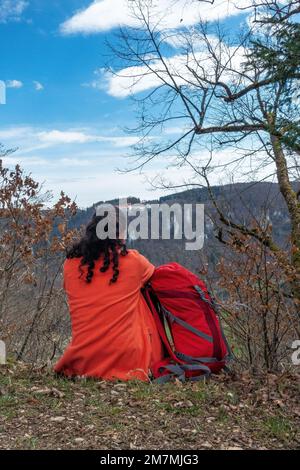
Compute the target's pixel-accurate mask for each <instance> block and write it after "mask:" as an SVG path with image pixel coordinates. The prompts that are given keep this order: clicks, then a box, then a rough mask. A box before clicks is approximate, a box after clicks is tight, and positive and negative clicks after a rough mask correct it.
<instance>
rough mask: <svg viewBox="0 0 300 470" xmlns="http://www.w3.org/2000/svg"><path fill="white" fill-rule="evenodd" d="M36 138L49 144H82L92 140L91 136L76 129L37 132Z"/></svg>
mask: <svg viewBox="0 0 300 470" xmlns="http://www.w3.org/2000/svg"><path fill="white" fill-rule="evenodd" d="M38 138H39V140H40V141H41V142H45V143H47V144H50V145H58V144H84V143H87V142H93V141H94V138H93V137H92V136H90V135H87V134H85V133H84V132H78V131H59V130H52V131H45V132H40V133H38Z"/></svg>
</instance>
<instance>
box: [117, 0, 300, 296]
mask: <svg viewBox="0 0 300 470" xmlns="http://www.w3.org/2000/svg"><path fill="white" fill-rule="evenodd" d="M131 3H132V15H134V17H135V19H136V21H137V24H139V26H136V27H134V28H123V29H121V30H120V31H119V34H118V38H119V41H118V45H114V46H113V47H112V49H113V52H114V54H115V57H117V59H118V64H120V63H121V64H122V66H121V67H120V65H119V67H118V68H117V69H116V68H115V69H114V70H112V69H111V70H110V71H111V72H112V73H113V74H115V77H114V78H112V80H114V79H115V80H117V81H118V83H121V84H123V86H124V87H125V86H127V87H128V88H129V90H130V91H131V92H132V96H133V99H134V100H135V102H136V104H137V109H138V118H139V120H138V122H139V125H138V126H137V127H136V128H135V129H131V131H132V132H134V133H139V134H140V137H141V139H140V141H139V143H138V145H137V146H136V147H135V155H136V157H137V159H136V160H135V164H134V165H131V167H130V170H133V169H141V168H143V167H144V166H145V165H146V164H147V163H149V162H150V161H152V160H154V159H156V158H158V157H160V158H162V157H164V158H165V160H166V161H170V159H171V161H173V162H174V163H175V164H176V165H177V166H178V167H180V168H181V167H183V166H187V167H189V168H191V169H192V171H193V174H194V175H195V176H196V179H194V180H192V181H191V180H189V181H184V182H183V184H184V185H186V184H187V185H197V184H208V185H209V181H210V174H211V172H213V171H220V168H221V169H223V171H227V172H228V173H229V174H230V173H231V174H233V173H234V172H236V171H238V170H239V171H240V173H241V172H242V171H243V168H245V169H246V170H245V173H247V172H249V168H251V173H250V174H249V179H252V180H253V179H256V180H257V179H258V178H259V176H260V174H261V172H262V170H263V177H264V178H265V179H266V178H268V177H269V176H274V177H276V178H277V181H278V184H279V188H280V191H281V194H282V196H283V198H284V200H285V202H286V204H287V208H288V213H289V217H290V222H291V232H290V235H291V237H290V238H291V240H290V242H291V243H290V250H289V253H286V252H283V251H282V249H281V248H280V247H279V246H277V244H276V243H275V241H274V240H273V238H272V233H269V232H268V233H265V232H263V231H262V232H260V233H258V232H257V230H256V229H254V230H253V229H252V228H251V227H248V226H244V225H241V224H236V223H235V222H234V221H232V220H230V218H229V217H227V216H226V215H225V214H224V213H222V212H221V211H220V210H219V209H218V207H217V203H216V208H217V210H218V212H219V217H220V220H221V222H222V223H223V224H224V225H225V226H227V228H228V229H229V230H233V229H234V230H236V231H238V232H240V233H241V234H243V235H250V236H251V237H253V238H254V239H255V240H257V241H258V242H260V243H262V244H263V245H264V246H267V247H268V249H269V250H271V251H272V253H273V254H274V255H275V256H277V257H278V262H280V263H286V271H287V272H288V273H289V275H290V280H291V285H292V288H293V293H294V298H295V300H296V301H297V302H300V203H299V200H298V195H297V190H296V189H295V185H294V184H293V181H294V180H295V179H296V178H297V174H298V173H297V172H298V171H299V154H300V142H299V134H300V133H299V99H296V93H297V84H298V81H299V79H300V70H299V54H298V56H297V54H296V55H295V56H294V55H293V54H292V55H293V57H292V58H291V60H288V59H289V56H290V55H291V54H290V49H289V48H288V47H291V46H292V44H293V43H295V41H298V40H299V26H298V25H297V24H296V26H295V23H293V22H292V19H293V17H294V15H295V14H296V13H298V10H299V4H298V2H295V1H292V0H291V1H289V2H284V5H282V4H281V3H280V2H277V1H269V0H261V1H253V2H252V4H251V5H250V4H249V6H248V7H247V9H248V11H249V12H250V13H252V16H251V18H250V19H249V21H248V26H247V25H245V27H244V30H243V31H239V33H238V34H236V35H235V36H234V37H233V35H232V34H230V35H228V34H227V33H226V31H224V30H222V28H221V27H220V26H219V25H217V26H216V27H211V26H210V25H208V24H206V23H204V22H202V21H201V19H200V18H199V22H198V24H197V25H196V26H194V27H185V25H184V17H183V18H182V20H181V21H180V27H179V29H177V30H176V31H174V30H171V29H170V28H169V27H168V25H167V23H166V22H165V19H166V17H164V16H163V15H160V14H159V12H158V10H157V9H156V5H157V4H156V2H153V1H150V0H133V1H132V2H131ZM166 14H168V13H166ZM285 27H288V28H290V29H289V31H290V32H292V34H293V35H294V36H293V39H292V41H290V42H289V46H287V50H285V51H283V49H282V48H283V46H285V45H286V44H287V42H286V41H287V38H286V36H284V34H283V33H284V32H285V31H286V30H284V28H285ZM276 51H277V52H278V58H277V59H276V61H275V62H274V60H273V65H272V63H271V62H270V58H272V57H273V59H274V57H276ZM265 52H268V54H269V55H268V54H265ZM272 53H273V56H272ZM270 54H271V55H270ZM279 71H280V73H279ZM137 92H139V94H138V93H137ZM174 125H175V126H176V132H173V134H171V133H170V127H171V126H174ZM171 130H172V129H171ZM172 136H173V137H172ZM223 149H227V150H229V149H230V150H231V151H232V158H231V159H230V161H228V159H227V160H226V161H224V162H221V164H220V162H218V164H217V163H216V156H217V155H218V154H220V153H219V152H220V150H223ZM207 150H209V152H208V151H207ZM222 167H223V168H222ZM161 184H162V185H163V186H166V185H167V186H168V187H170V184H169V183H166V182H161Z"/></svg>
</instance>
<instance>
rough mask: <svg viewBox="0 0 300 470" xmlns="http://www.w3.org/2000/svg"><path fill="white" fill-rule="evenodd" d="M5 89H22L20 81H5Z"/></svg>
mask: <svg viewBox="0 0 300 470" xmlns="http://www.w3.org/2000/svg"><path fill="white" fill-rule="evenodd" d="M5 84H6V88H22V86H23V82H21V81H20V80H7V81H6V83H5Z"/></svg>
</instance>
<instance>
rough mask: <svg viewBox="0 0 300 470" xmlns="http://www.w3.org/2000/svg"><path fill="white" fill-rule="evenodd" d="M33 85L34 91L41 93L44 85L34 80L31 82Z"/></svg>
mask: <svg viewBox="0 0 300 470" xmlns="http://www.w3.org/2000/svg"><path fill="white" fill-rule="evenodd" d="M33 84H34V88H35V89H36V91H42V90H43V89H44V85H42V84H41V83H40V82H37V81H36V80H34V81H33Z"/></svg>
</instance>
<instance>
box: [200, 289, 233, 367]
mask: <svg viewBox="0 0 300 470" xmlns="http://www.w3.org/2000/svg"><path fill="white" fill-rule="evenodd" d="M194 288H195V289H196V291H197V292H198V294H199V295H200V297H201V299H202V300H203V301H204V302H206V303H207V304H208V305H210V306H211V307H212V308H213V309H214V311H215V312H216V313H217V314H218V317H219V325H220V330H221V335H222V338H223V341H224V343H225V346H226V349H227V352H228V354H227V356H226V358H225V359H226V361H231V360H232V359H234V354H233V352H232V350H231V347H230V346H229V343H228V341H227V338H226V336H225V333H224V330H223V325H222V319H221V315H220V313H219V309H218V306H217V304H216V302H215V301H214V300H213V299H212V301H210V300H208V299H207V298H206V297H205V293H204V291H203V290H202V289H201V287H199V286H194Z"/></svg>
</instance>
